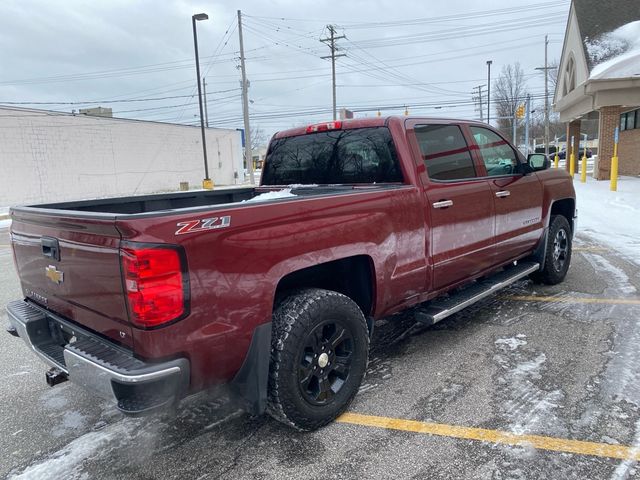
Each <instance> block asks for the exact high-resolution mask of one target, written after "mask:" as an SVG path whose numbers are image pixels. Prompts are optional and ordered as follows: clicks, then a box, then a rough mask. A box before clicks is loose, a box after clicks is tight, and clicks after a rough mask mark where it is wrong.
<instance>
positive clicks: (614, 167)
mask: <svg viewBox="0 0 640 480" xmlns="http://www.w3.org/2000/svg"><path fill="white" fill-rule="evenodd" d="M609 188H610V190H611V191H612V192H617V191H618V143H617V142H616V143H614V144H613V157H611V185H610V187H609Z"/></svg>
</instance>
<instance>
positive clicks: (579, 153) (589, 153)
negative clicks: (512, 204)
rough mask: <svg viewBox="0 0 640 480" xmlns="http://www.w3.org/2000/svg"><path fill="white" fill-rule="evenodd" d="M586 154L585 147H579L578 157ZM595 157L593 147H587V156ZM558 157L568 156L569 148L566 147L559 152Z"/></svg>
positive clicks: (564, 157)
mask: <svg viewBox="0 0 640 480" xmlns="http://www.w3.org/2000/svg"><path fill="white" fill-rule="evenodd" d="M583 156H584V148H583V147H580V148H579V149H578V155H577V156H576V158H582V157H583ZM591 157H593V152H592V151H591V149H589V148H587V158H591ZM558 158H560V159H561V160H565V159H566V158H567V150H566V149H562V150H560V151H559V152H558Z"/></svg>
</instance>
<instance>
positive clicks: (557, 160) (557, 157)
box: [553, 150, 560, 168]
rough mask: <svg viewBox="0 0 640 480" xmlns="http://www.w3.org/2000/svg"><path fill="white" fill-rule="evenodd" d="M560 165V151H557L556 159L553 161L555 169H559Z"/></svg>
mask: <svg viewBox="0 0 640 480" xmlns="http://www.w3.org/2000/svg"><path fill="white" fill-rule="evenodd" d="M559 165H560V155H558V150H556V158H554V159H553V168H558V166H559Z"/></svg>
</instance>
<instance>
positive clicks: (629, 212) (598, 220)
mask: <svg viewBox="0 0 640 480" xmlns="http://www.w3.org/2000/svg"><path fill="white" fill-rule="evenodd" d="M574 187H575V189H576V197H577V206H578V234H579V233H580V232H584V233H586V234H587V235H588V236H590V237H592V238H593V239H594V240H596V241H597V242H600V243H602V244H603V245H606V246H608V247H610V248H612V249H615V250H617V251H619V252H620V253H621V254H622V255H624V256H625V257H628V258H629V259H630V260H631V261H633V262H635V263H637V264H638V265H640V178H638V177H619V178H618V191H617V192H612V191H610V190H609V182H608V181H597V180H594V179H593V178H591V177H587V183H580V181H579V177H578V175H576V180H575V181H574Z"/></svg>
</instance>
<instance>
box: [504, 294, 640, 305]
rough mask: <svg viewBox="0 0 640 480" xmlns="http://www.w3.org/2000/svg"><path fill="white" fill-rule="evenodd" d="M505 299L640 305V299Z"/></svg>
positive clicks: (510, 298)
mask: <svg viewBox="0 0 640 480" xmlns="http://www.w3.org/2000/svg"><path fill="white" fill-rule="evenodd" d="M504 298H505V299H506V300H519V301H524V302H554V303H605V304H609V305H640V298H594V297H544V296H537V295H513V296H509V297H504Z"/></svg>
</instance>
